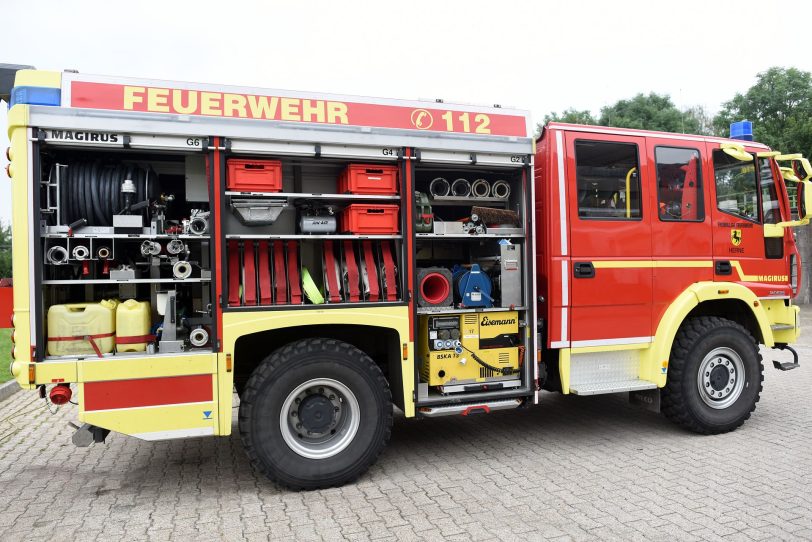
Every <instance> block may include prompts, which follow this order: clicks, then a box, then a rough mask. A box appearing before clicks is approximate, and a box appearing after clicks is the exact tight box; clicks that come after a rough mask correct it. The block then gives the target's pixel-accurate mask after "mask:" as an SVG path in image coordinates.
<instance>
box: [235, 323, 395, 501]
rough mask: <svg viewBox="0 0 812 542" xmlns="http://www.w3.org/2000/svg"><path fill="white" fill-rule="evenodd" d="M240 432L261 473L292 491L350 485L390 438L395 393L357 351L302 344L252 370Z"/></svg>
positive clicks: (324, 342)
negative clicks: (392, 392) (348, 483)
mask: <svg viewBox="0 0 812 542" xmlns="http://www.w3.org/2000/svg"><path fill="white" fill-rule="evenodd" d="M239 430H240V438H241V439H242V443H243V446H244V447H245V451H246V453H247V454H248V458H249V459H250V461H251V464H252V465H253V466H254V468H255V469H256V470H258V471H259V472H261V473H262V474H264V475H265V476H267V477H268V478H270V479H271V480H273V481H275V482H277V483H278V484H280V485H283V486H285V487H288V488H291V489H318V488H327V487H333V486H338V485H341V484H345V483H347V482H351V481H353V480H355V479H356V478H358V477H359V476H360V475H361V474H363V473H364V472H365V471H366V470H367V468H369V466H370V465H372V463H374V462H375V460H376V459H377V458H378V455H379V454H380V453H381V451H382V450H383V448H384V446H386V443H387V442H388V441H389V436H390V435H391V433H392V394H391V392H390V391H389V385H388V383H387V382H386V379H385V378H384V376H383V373H382V372H381V370H380V368H379V367H378V366H377V365H376V364H375V362H374V361H372V359H371V358H370V357H369V356H368V355H366V354H365V353H364V352H362V351H361V350H359V349H358V348H356V347H354V346H352V345H350V344H347V343H344V342H341V341H337V340H334V339H304V340H300V341H296V342H293V343H290V344H288V345H286V346H283V347H282V348H280V349H278V350H276V351H275V352H273V353H272V354H271V355H269V356H268V357H267V358H265V360H264V361H262V363H260V364H259V366H258V367H257V368H256V369H255V370H254V372H253V374H252V375H251V377H250V378H249V379H248V382H247V383H246V385H245V389H244V390H243V393H242V397H241V399H240V411H239Z"/></svg>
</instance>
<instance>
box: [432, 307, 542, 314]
mask: <svg viewBox="0 0 812 542" xmlns="http://www.w3.org/2000/svg"><path fill="white" fill-rule="evenodd" d="M526 309H527V307H513V309H511V308H510V307H491V308H485V307H476V308H471V309H455V308H453V307H417V314H465V313H469V312H504V311H509V310H514V311H523V310H526Z"/></svg>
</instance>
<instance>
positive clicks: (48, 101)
mask: <svg viewBox="0 0 812 542" xmlns="http://www.w3.org/2000/svg"><path fill="white" fill-rule="evenodd" d="M15 104H29V105H55V106H57V107H58V106H60V105H61V104H62V90H61V89H58V88H45V87H14V88H12V89H11V99H10V100H9V102H8V106H9V109H10V108H12V107H14V105H15Z"/></svg>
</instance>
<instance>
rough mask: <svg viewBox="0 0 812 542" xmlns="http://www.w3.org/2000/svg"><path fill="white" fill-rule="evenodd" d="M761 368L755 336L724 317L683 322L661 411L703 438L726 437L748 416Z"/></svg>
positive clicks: (758, 383) (757, 391)
mask: <svg viewBox="0 0 812 542" xmlns="http://www.w3.org/2000/svg"><path fill="white" fill-rule="evenodd" d="M763 372H764V368H763V365H762V363H761V355H760V354H759V352H758V346H757V345H756V342H755V340H754V339H753V336H752V335H750V333H748V331H747V330H746V329H745V328H744V327H742V326H741V325H739V324H737V323H735V322H732V321H730V320H726V319H724V318H718V317H712V316H701V317H697V318H691V319H689V320H687V321H686V322H685V323H684V324H683V325H682V327H681V328H680V330H679V332H678V333H677V336H676V338H675V339H674V346H673V348H672V349H671V359H670V360H669V366H668V382H667V383H666V386H665V388H663V390H662V411H663V413H664V414H665V415H666V417H668V418H669V419H670V420H671V421H673V422H675V423H677V424H679V425H681V426H683V427H685V428H686V429H690V430H691V431H695V432H697V433H702V434H717V433H725V432H727V431H732V430H733V429H736V428H737V427H739V426H740V425H741V424H743V423H744V421H745V420H746V419H747V418H749V417H750V413H751V412H753V410H755V408H756V403H757V402H758V399H759V394H760V393H761V387H762V381H763V380H764V377H763Z"/></svg>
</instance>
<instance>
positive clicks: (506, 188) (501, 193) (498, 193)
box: [491, 180, 510, 199]
mask: <svg viewBox="0 0 812 542" xmlns="http://www.w3.org/2000/svg"><path fill="white" fill-rule="evenodd" d="M491 194H493V197H495V198H501V199H505V198H507V197H508V196H510V185H509V184H508V183H507V181H501V180H500V181H496V182H495V183H493V186H491Z"/></svg>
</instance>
